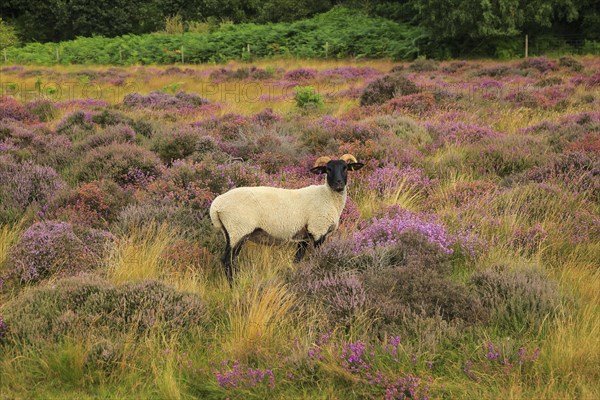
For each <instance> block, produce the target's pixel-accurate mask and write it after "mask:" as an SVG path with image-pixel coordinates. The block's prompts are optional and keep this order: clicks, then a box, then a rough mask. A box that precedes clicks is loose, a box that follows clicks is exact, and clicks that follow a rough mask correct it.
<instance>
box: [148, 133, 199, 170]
mask: <svg viewBox="0 0 600 400" xmlns="http://www.w3.org/2000/svg"><path fill="white" fill-rule="evenodd" d="M198 138H199V132H198V130H197V129H194V128H191V127H189V128H188V127H185V126H184V127H173V128H171V129H168V130H166V131H165V132H163V133H162V134H161V135H156V137H155V140H154V144H153V146H152V150H154V151H155V152H156V153H158V155H159V157H160V159H161V160H162V161H163V162H164V163H167V164H171V163H172V162H173V161H175V160H182V159H184V158H186V157H188V156H190V155H191V154H192V153H193V152H194V150H195V147H196V142H197V141H198Z"/></svg>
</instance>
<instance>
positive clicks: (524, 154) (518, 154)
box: [464, 135, 546, 177]
mask: <svg viewBox="0 0 600 400" xmlns="http://www.w3.org/2000/svg"><path fill="white" fill-rule="evenodd" d="M545 152H546V147H545V146H544V145H543V143H542V141H541V140H539V139H538V138H533V137H528V136H520V135H507V136H504V137H500V138H498V139H496V140H489V139H488V140H483V141H482V142H481V143H479V144H475V145H471V146H467V147H465V160H464V162H465V164H466V166H468V167H469V168H471V169H472V170H473V171H474V172H476V173H477V174H481V175H482V176H483V175H489V174H491V175H497V176H499V177H506V176H509V175H512V174H518V173H520V172H523V171H526V170H528V169H530V168H533V167H535V166H537V165H540V164H542V163H543V162H544V161H545Z"/></svg>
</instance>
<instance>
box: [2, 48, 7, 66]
mask: <svg viewBox="0 0 600 400" xmlns="http://www.w3.org/2000/svg"><path fill="white" fill-rule="evenodd" d="M2 53H4V64H6V63H8V56H7V55H6V48H4V50H2Z"/></svg>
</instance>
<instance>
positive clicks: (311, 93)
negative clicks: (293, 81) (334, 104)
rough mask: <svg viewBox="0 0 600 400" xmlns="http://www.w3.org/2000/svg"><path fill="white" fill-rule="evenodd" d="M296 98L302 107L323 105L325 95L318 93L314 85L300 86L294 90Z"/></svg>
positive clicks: (298, 104) (319, 106)
mask: <svg viewBox="0 0 600 400" xmlns="http://www.w3.org/2000/svg"><path fill="white" fill-rule="evenodd" d="M294 100H296V105H297V106H298V107H300V108H321V107H323V104H324V103H323V96H321V95H320V94H318V93H317V92H316V90H315V88H313V87H312V86H298V87H296V89H295V90H294Z"/></svg>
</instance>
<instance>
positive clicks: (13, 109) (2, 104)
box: [0, 96, 36, 122]
mask: <svg viewBox="0 0 600 400" xmlns="http://www.w3.org/2000/svg"><path fill="white" fill-rule="evenodd" d="M3 119H14V120H15V121H20V122H34V121H35V120H36V118H35V116H34V115H33V114H32V113H30V112H29V111H28V110H27V108H26V107H25V106H24V105H23V104H21V103H20V102H19V101H17V100H15V99H13V98H12V97H8V96H1V97H0V120H3Z"/></svg>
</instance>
